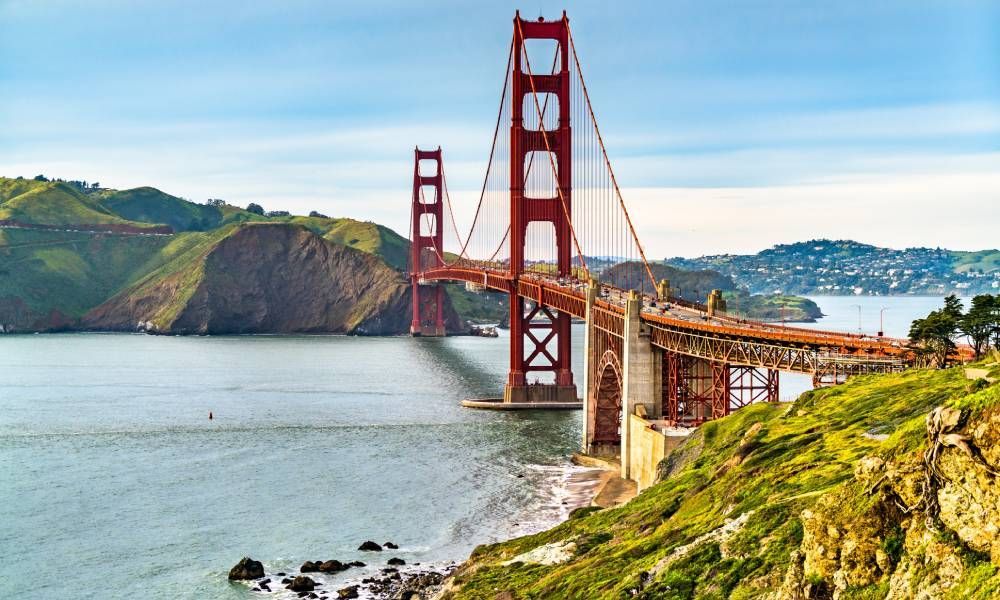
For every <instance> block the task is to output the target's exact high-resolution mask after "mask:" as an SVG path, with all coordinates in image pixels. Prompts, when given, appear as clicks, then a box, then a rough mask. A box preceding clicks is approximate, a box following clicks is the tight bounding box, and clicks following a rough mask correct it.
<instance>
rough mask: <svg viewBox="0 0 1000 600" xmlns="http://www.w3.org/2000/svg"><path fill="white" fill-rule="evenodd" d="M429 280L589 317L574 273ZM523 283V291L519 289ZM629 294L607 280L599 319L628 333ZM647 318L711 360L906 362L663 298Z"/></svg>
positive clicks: (854, 368) (857, 340)
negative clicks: (625, 319)
mask: <svg viewBox="0 0 1000 600" xmlns="http://www.w3.org/2000/svg"><path fill="white" fill-rule="evenodd" d="M421 278H422V279H424V280H428V281H442V280H449V281H466V282H470V283H474V284H477V285H480V286H483V287H484V288H488V289H491V290H496V291H500V292H506V293H512V292H516V293H517V294H519V295H520V296H522V297H525V298H528V299H530V300H533V301H536V302H538V303H539V304H542V305H544V306H548V307H551V308H555V309H557V310H559V311H562V312H565V313H567V314H570V315H572V316H574V317H577V318H581V319H585V318H586V316H587V315H586V308H587V301H586V297H587V284H585V283H583V282H580V281H577V280H575V279H570V278H557V277H549V276H544V275H540V274H530V275H522V276H521V277H519V278H517V279H514V278H513V277H511V276H510V275H509V274H507V273H506V272H503V271H496V270H481V269H474V268H467V267H456V266H449V267H442V268H438V269H431V270H428V271H425V272H424V273H422V274H421ZM515 286H516V288H517V289H516V290H515V289H514V288H515ZM627 295H628V294H627V292H625V291H624V290H620V289H617V288H614V287H612V286H609V285H604V284H602V285H601V289H600V293H599V298H598V300H597V302H596V306H597V307H598V308H599V309H600V312H601V313H602V314H603V315H605V316H606V318H605V319H604V320H605V321H606V322H605V323H604V324H603V325H602V324H600V323H599V324H598V326H601V327H602V328H603V329H606V330H607V331H609V333H612V334H616V335H620V334H621V332H620V325H619V324H618V323H615V322H614V321H619V322H620V319H618V318H615V317H619V316H623V315H624V312H625V302H626V298H627ZM645 299H646V302H645V303H644V308H643V311H642V314H641V318H642V319H643V321H645V322H646V323H647V324H648V325H649V326H650V329H651V337H652V342H653V344H654V345H656V346H659V347H661V348H664V349H667V350H671V351H674V352H680V353H682V354H689V355H692V356H697V357H700V358H707V359H710V360H720V361H725V362H729V363H732V364H746V365H749V366H759V367H767V368H774V369H778V370H785V371H795V372H804V373H816V372H818V371H822V370H824V369H827V368H841V369H842V370H846V371H851V372H869V371H888V370H898V369H902V368H903V367H904V366H905V362H906V357H907V348H906V340H900V339H895V338H886V337H882V338H876V337H871V336H865V335H859V334H852V333H841V332H833V331H824V330H818V329H816V330H813V329H808V328H802V327H789V326H785V325H779V324H774V323H764V322H760V321H752V320H747V319H740V318H737V317H733V316H730V315H726V314H716V315H713V316H709V315H708V312H707V311H706V310H705V309H704V308H703V307H701V306H699V305H697V304H694V303H690V302H685V301H681V300H675V299H672V301H671V302H668V303H662V302H656V299H655V298H653V297H650V296H646V298H645Z"/></svg>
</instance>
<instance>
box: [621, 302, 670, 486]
mask: <svg viewBox="0 0 1000 600" xmlns="http://www.w3.org/2000/svg"><path fill="white" fill-rule="evenodd" d="M641 310H642V299H641V298H640V297H639V295H638V294H636V292H635V290H632V291H631V292H629V296H628V300H627V301H626V303H625V327H624V336H623V337H624V342H623V344H622V354H623V359H622V416H621V463H622V478H624V479H629V478H631V477H632V471H633V464H632V463H633V454H636V455H637V454H638V452H640V449H638V448H634V447H633V446H634V445H635V444H634V443H633V439H632V438H633V435H632V430H633V429H634V427H633V425H634V423H633V419H632V417H633V416H638V417H640V418H642V417H647V416H651V415H658V414H659V412H660V411H659V408H658V407H657V404H658V400H659V398H660V393H659V390H660V389H661V387H662V384H661V383H660V373H661V368H660V364H659V359H660V356H659V353H657V352H654V351H653V345H652V344H651V343H650V340H649V328H648V327H647V326H646V325H644V324H643V322H642V320H641V319H640V318H639V314H640V312H641ZM636 458H637V456H636Z"/></svg>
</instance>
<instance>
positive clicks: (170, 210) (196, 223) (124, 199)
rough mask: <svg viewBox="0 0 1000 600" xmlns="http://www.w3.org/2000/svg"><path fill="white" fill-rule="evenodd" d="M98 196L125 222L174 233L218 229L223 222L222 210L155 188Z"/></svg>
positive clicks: (112, 192)
mask: <svg viewBox="0 0 1000 600" xmlns="http://www.w3.org/2000/svg"><path fill="white" fill-rule="evenodd" d="M95 196H97V198H98V200H99V202H100V204H101V205H102V206H103V207H105V208H106V209H107V210H108V211H109V212H112V213H114V214H116V215H118V216H120V217H122V218H124V219H129V220H131V221H141V222H143V223H153V224H165V225H169V226H170V227H171V228H173V230H174V231H205V230H208V229H214V228H215V227H218V226H219V225H220V224H221V223H222V220H223V215H222V210H220V209H219V207H216V206H208V205H206V204H195V203H194V202H188V201H187V200H184V199H181V198H178V197H176V196H171V195H170V194H166V193H164V192H161V191H160V190H158V189H156V188H152V187H141V188H135V189H131V190H122V191H117V190H108V191H106V192H101V193H100V194H95Z"/></svg>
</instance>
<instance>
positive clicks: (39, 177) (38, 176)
mask: <svg viewBox="0 0 1000 600" xmlns="http://www.w3.org/2000/svg"><path fill="white" fill-rule="evenodd" d="M48 180H49V178H48V177H46V176H45V175H35V181H48Z"/></svg>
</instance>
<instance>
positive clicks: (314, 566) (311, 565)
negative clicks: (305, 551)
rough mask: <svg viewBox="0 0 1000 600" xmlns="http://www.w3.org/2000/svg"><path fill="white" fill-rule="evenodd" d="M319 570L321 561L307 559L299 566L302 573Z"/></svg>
mask: <svg viewBox="0 0 1000 600" xmlns="http://www.w3.org/2000/svg"><path fill="white" fill-rule="evenodd" d="M316 571H319V561H312V560H307V561H306V562H304V563H302V566H301V567H299V572H300V573H315V572H316Z"/></svg>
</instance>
